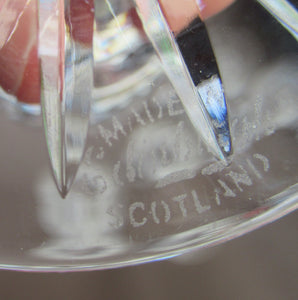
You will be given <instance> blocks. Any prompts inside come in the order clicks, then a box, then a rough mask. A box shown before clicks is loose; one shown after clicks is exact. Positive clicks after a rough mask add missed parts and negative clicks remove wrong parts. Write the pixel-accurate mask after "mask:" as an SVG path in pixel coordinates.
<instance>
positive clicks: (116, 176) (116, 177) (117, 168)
mask: <svg viewBox="0 0 298 300" xmlns="http://www.w3.org/2000/svg"><path fill="white" fill-rule="evenodd" d="M119 172H120V161H117V163H116V164H115V165H114V168H113V179H114V182H115V183H116V184H118V185H120V186H123V185H124V183H123V182H122V181H121V180H120V176H119Z"/></svg>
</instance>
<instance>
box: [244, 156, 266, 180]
mask: <svg viewBox="0 0 298 300" xmlns="http://www.w3.org/2000/svg"><path fill="white" fill-rule="evenodd" d="M246 162H247V165H248V166H249V167H250V169H251V170H252V171H253V172H254V174H255V175H256V176H257V178H259V179H262V178H263V176H262V175H261V173H260V172H259V171H258V170H257V169H256V167H255V166H254V165H253V163H252V162H251V160H250V159H246Z"/></svg>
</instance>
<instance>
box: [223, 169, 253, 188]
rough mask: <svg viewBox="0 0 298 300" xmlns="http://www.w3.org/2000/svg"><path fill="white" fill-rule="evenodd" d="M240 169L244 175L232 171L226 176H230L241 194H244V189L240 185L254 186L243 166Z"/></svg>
mask: <svg viewBox="0 0 298 300" xmlns="http://www.w3.org/2000/svg"><path fill="white" fill-rule="evenodd" d="M239 168H240V169H241V170H242V171H243V173H238V172H234V171H230V172H229V173H228V174H226V176H230V177H231V178H232V179H233V181H234V183H235V185H236V187H237V188H238V190H239V191H240V192H243V189H242V188H241V186H240V185H239V183H242V184H245V185H247V186H250V185H252V181H251V179H250V177H249V176H248V174H247V172H246V170H245V169H244V168H243V167H242V166H241V165H239Z"/></svg>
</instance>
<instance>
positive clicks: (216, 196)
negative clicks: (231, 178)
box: [215, 192, 221, 206]
mask: <svg viewBox="0 0 298 300" xmlns="http://www.w3.org/2000/svg"><path fill="white" fill-rule="evenodd" d="M215 201H216V204H217V205H218V206H219V205H221V201H220V198H219V194H218V193H217V192H216V194H215Z"/></svg>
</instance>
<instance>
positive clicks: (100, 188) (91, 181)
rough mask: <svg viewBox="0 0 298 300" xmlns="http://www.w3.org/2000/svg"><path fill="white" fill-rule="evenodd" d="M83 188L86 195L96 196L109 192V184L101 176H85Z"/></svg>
mask: <svg viewBox="0 0 298 300" xmlns="http://www.w3.org/2000/svg"><path fill="white" fill-rule="evenodd" d="M82 188H83V191H84V193H86V194H89V195H91V196H95V195H96V194H97V193H101V194H103V193H104V192H105V191H106V190H107V183H106V181H105V179H104V178H103V176H101V175H97V176H94V177H89V176H88V175H87V174H84V176H83V183H82Z"/></svg>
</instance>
